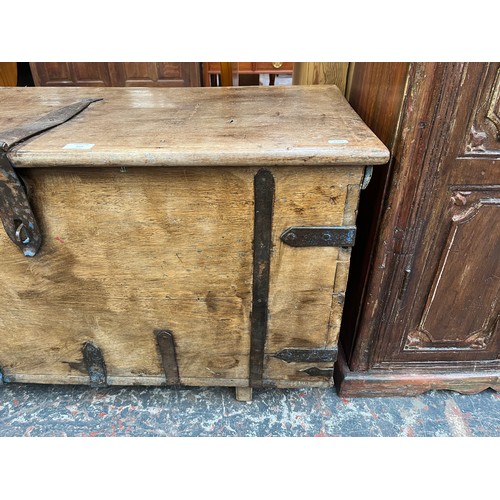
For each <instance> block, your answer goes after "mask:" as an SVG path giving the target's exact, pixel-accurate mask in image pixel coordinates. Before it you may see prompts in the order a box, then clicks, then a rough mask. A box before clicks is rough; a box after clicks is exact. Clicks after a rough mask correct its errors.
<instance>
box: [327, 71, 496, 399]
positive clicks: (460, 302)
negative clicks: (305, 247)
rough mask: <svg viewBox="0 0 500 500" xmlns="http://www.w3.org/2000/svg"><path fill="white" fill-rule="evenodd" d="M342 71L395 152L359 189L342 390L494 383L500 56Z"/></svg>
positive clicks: (397, 391) (366, 392)
mask: <svg viewBox="0 0 500 500" xmlns="http://www.w3.org/2000/svg"><path fill="white" fill-rule="evenodd" d="M395 74H399V75H402V74H404V75H405V78H404V79H401V78H400V79H399V80H398V81H399V82H400V85H399V86H395V85H394V84H393V83H394V80H395V78H394V77H393V75H395ZM351 76H352V78H351V87H350V89H351V90H350V96H349V100H350V102H351V105H352V106H353V107H354V109H355V110H356V112H357V113H358V114H359V115H360V116H361V117H362V118H363V119H364V120H365V122H366V123H367V124H368V125H369V126H370V127H371V128H372V130H373V131H374V132H375V133H376V134H377V135H378V136H379V137H383V138H384V140H385V143H386V144H387V145H388V146H389V147H390V148H391V161H390V163H389V165H388V168H387V169H386V170H385V172H387V174H386V175H385V176H381V177H380V178H378V179H377V178H375V182H372V183H371V184H372V186H371V189H373V187H376V188H378V189H379V191H378V192H377V193H375V194H374V193H373V191H372V192H371V197H369V198H365V199H364V198H363V196H364V195H365V194H368V195H369V194H370V193H369V191H370V186H369V188H368V190H367V191H366V192H365V193H363V195H362V196H361V200H360V206H359V213H358V220H357V225H358V227H361V226H363V227H364V228H365V231H364V234H365V235H367V238H366V239H365V240H363V241H362V243H363V244H362V246H360V247H359V246H358V247H357V248H356V246H355V247H354V250H355V251H354V252H353V260H352V266H351V269H353V270H355V272H353V273H351V275H352V279H351V276H350V278H349V284H348V287H347V290H346V307H345V313H344V317H343V322H342V327H341V343H342V349H341V355H340V360H339V362H338V363H337V365H336V366H337V373H336V381H337V386H338V388H339V392H340V393H341V394H342V395H345V396H374V395H375V396H379V395H414V394H420V393H422V392H425V391H428V390H431V389H448V390H456V391H459V392H464V393H472V392H478V391H481V390H484V389H487V388H494V389H497V390H499V389H500V63H464V62H453V63H409V64H408V65H403V64H402V63H394V64H392V63H388V64H387V65H385V66H384V65H382V64H379V63H356V65H355V68H354V71H353V72H352V75H351ZM388 89H394V90H395V96H396V98H395V99H392V100H391V99H388V97H387V92H388ZM380 110H383V112H380ZM383 116H393V117H394V120H392V122H391V121H389V120H385V121H384V120H383V119H382V117H383ZM367 199H368V200H369V201H370V203H366V200H367ZM368 235H369V236H370V238H368ZM354 278H355V279H354Z"/></svg>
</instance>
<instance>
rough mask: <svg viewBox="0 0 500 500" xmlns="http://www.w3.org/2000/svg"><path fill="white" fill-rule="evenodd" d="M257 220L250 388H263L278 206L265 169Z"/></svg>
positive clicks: (257, 189)
mask: <svg viewBox="0 0 500 500" xmlns="http://www.w3.org/2000/svg"><path fill="white" fill-rule="evenodd" d="M254 196H255V217H254V239H253V285H252V313H251V332H252V335H251V340H250V386H251V387H262V374H263V370H264V347H265V344H266V336H267V319H268V312H269V311H268V299H269V272H270V268H271V240H272V223H273V222H272V221H273V203H274V177H273V175H272V173H271V172H270V171H269V170H265V169H261V170H259V172H257V174H256V176H255V179H254Z"/></svg>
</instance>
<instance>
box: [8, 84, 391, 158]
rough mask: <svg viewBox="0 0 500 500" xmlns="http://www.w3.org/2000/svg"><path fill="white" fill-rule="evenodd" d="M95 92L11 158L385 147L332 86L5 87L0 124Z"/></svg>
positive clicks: (25, 119)
mask: <svg viewBox="0 0 500 500" xmlns="http://www.w3.org/2000/svg"><path fill="white" fill-rule="evenodd" d="M84 98H102V100H101V101H98V102H94V103H92V104H91V105H90V106H89V107H88V108H87V109H85V110H84V111H82V112H81V113H80V114H78V115H77V116H75V117H73V118H72V119H71V120H69V121H67V122H66V123H64V124H62V125H59V126H57V127H55V128H53V129H51V130H48V131H46V132H43V133H41V134H40V135H37V136H35V137H32V138H30V139H27V140H26V141H24V142H22V143H21V144H19V145H17V146H15V147H14V148H13V149H12V150H11V151H10V152H9V158H10V159H11V161H12V162H13V163H14V164H15V165H16V167H20V168H22V167H62V166H82V167H83V166H85V167H92V166H99V167H117V166H130V167H132V166H141V167H142V166H259V165H266V166H279V165H300V166H304V167H307V165H367V164H368V165H376V164H383V163H386V162H387V161H388V159H389V151H388V150H387V148H386V147H385V146H384V145H383V144H382V143H381V142H380V140H379V139H378V138H377V137H376V136H375V135H374V134H373V133H372V132H371V131H370V129H369V128H368V127H367V126H366V125H365V124H364V123H363V121H362V120H361V119H360V118H359V116H358V115H357V114H356V113H355V112H354V110H353V109H352V108H351V107H350V105H349V103H348V102H347V101H346V100H345V98H344V97H343V95H342V94H341V92H340V91H339V90H338V88H337V87H335V86H333V85H316V86H278V87H215V88H203V87H198V88H109V87H108V88H96V87H93V88H82V87H71V88H50V87H36V88H26V87H24V88H20V87H17V88H2V89H0V130H6V129H11V128H13V127H17V126H20V125H22V124H27V123H30V122H32V121H35V120H37V119H39V118H40V117H41V116H42V115H43V114H45V113H48V112H51V111H54V110H55V109H57V108H61V107H64V106H68V105H70V104H73V103H74V102H76V101H78V100H81V99H84Z"/></svg>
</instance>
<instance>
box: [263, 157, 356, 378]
mask: <svg viewBox="0 0 500 500" xmlns="http://www.w3.org/2000/svg"><path fill="white" fill-rule="evenodd" d="M362 173H363V169H362V168H360V167H350V168H349V167H344V168H339V167H337V168H335V167H330V168H324V169H321V170H318V173H317V175H315V176H314V177H310V176H304V175H302V174H303V172H301V170H299V169H295V170H294V169H286V170H276V172H275V181H276V193H275V203H274V216H273V220H274V224H273V254H272V258H271V280H270V292H269V311H270V314H269V327H268V336H267V342H266V349H265V352H266V354H267V358H266V359H267V362H266V364H267V366H266V368H265V370H264V378H265V379H268V380H273V379H283V378H285V379H292V380H293V379H294V378H295V379H297V380H299V381H304V380H307V379H311V377H310V376H309V375H307V374H304V373H302V372H300V370H301V369H303V368H307V367H309V366H312V365H314V364H312V365H311V364H309V365H307V364H302V363H291V364H288V363H286V362H285V361H282V360H278V359H275V358H273V357H272V355H273V354H275V353H277V352H278V351H280V350H282V349H286V348H292V347H293V348H310V349H313V348H325V349H326V348H329V347H333V346H336V345H337V341H338V333H339V328H340V319H341V315H342V308H343V302H344V293H345V289H346V284H347V274H348V263H349V257H350V250H349V249H340V248H336V247H305V248H297V247H292V246H289V245H286V244H285V243H283V241H281V239H280V236H281V234H282V232H283V230H284V229H286V228H287V227H289V226H292V225H304V226H309V225H313V226H315V225H317V226H320V225H321V226H323V225H324V226H329V225H331V226H336V225H342V224H346V223H347V224H349V222H346V221H350V220H351V218H353V217H354V214H355V211H356V208H357V199H358V196H359V184H360V182H361V176H362ZM349 186H352V187H356V189H354V190H350V189H348V187H349ZM348 193H349V194H350V197H353V194H354V198H355V199H351V200H350V203H346V200H347V197H348V196H347V194H348ZM296 366H297V368H296Z"/></svg>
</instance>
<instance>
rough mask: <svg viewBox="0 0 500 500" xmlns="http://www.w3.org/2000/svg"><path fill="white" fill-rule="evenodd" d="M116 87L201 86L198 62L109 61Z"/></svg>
mask: <svg viewBox="0 0 500 500" xmlns="http://www.w3.org/2000/svg"><path fill="white" fill-rule="evenodd" d="M109 64H110V68H111V71H112V75H113V86H115V87H199V86H200V72H199V64H198V63H183V62H161V63H148V62H145V63H143V62H140V63H109Z"/></svg>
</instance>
